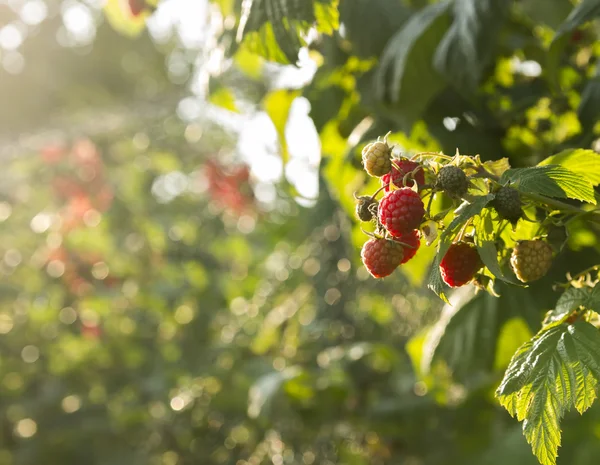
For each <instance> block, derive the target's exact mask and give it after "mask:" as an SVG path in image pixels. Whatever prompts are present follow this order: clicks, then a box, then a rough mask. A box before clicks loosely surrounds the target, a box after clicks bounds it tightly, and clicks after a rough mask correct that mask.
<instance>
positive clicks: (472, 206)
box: [442, 194, 494, 238]
mask: <svg viewBox="0 0 600 465" xmlns="http://www.w3.org/2000/svg"><path fill="white" fill-rule="evenodd" d="M492 200H494V194H487V195H481V196H476V197H473V199H471V200H470V201H466V200H465V201H464V202H463V203H462V204H461V206H460V207H458V208H457V209H456V211H455V212H454V213H455V215H456V216H455V217H454V219H453V220H452V221H451V222H450V224H449V225H448V227H447V228H446V229H445V230H444V232H443V233H442V238H445V237H450V238H453V237H454V236H455V235H456V233H458V231H459V230H460V228H461V227H462V226H463V225H464V224H465V222H466V221H467V220H470V219H471V218H473V217H474V216H475V215H479V214H480V213H481V210H483V209H484V208H485V206H486V205H487V204H488V203H490V202H491V201H492Z"/></svg>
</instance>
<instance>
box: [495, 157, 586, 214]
mask: <svg viewBox="0 0 600 465" xmlns="http://www.w3.org/2000/svg"><path fill="white" fill-rule="evenodd" d="M500 182H501V183H503V184H506V183H509V182H510V183H511V185H512V187H514V188H515V189H517V190H519V191H521V192H523V193H524V194H541V195H546V196H548V197H558V198H569V199H577V200H581V201H584V202H589V203H591V204H594V205H595V204H596V199H595V197H594V187H593V186H592V185H591V184H590V182H589V181H588V180H587V179H585V178H583V177H581V176H580V175H578V174H576V173H574V172H573V171H571V170H568V169H567V168H565V167H563V166H558V165H547V166H534V167H531V168H516V169H514V168H513V169H510V170H508V171H507V172H506V173H504V174H503V175H502V177H501V178H500Z"/></svg>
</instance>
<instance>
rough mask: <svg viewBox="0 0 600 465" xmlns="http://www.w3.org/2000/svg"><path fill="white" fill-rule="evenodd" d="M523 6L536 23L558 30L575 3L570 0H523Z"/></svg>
mask: <svg viewBox="0 0 600 465" xmlns="http://www.w3.org/2000/svg"><path fill="white" fill-rule="evenodd" d="M521 8H522V9H523V12H524V13H525V14H526V15H527V16H529V18H530V19H531V20H532V21H533V22H534V24H539V23H542V24H546V25H548V26H550V27H551V28H552V29H554V30H556V28H558V26H560V24H561V23H562V22H563V21H564V20H565V18H566V17H567V16H568V15H569V13H570V12H571V9H572V8H573V4H572V3H571V2H570V1H569V0H523V1H522V2H521Z"/></svg>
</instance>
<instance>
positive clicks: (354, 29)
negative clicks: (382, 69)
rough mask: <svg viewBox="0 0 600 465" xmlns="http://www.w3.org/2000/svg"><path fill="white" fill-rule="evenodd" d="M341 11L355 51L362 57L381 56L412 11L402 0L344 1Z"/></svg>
mask: <svg viewBox="0 0 600 465" xmlns="http://www.w3.org/2000/svg"><path fill="white" fill-rule="evenodd" d="M339 10H340V22H341V23H342V24H343V25H344V28H345V36H346V37H347V39H348V41H349V42H350V44H351V46H352V53H353V54H354V55H356V56H358V57H361V58H370V57H375V56H376V57H379V56H380V55H381V52H382V51H383V49H384V47H385V45H386V44H387V42H388V41H389V40H390V38H391V37H392V36H393V35H394V33H395V32H396V31H397V30H398V29H399V28H400V27H401V26H402V24H403V23H404V22H405V21H406V20H407V19H408V18H409V17H410V14H411V11H410V10H409V9H408V8H407V7H405V6H404V5H403V3H402V2H390V1H388V0H352V1H350V2H348V1H342V2H340V6H339Z"/></svg>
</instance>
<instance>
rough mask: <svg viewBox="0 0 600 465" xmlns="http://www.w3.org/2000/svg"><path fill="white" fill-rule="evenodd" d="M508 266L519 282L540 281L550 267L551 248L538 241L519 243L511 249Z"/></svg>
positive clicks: (545, 243)
mask: <svg viewBox="0 0 600 465" xmlns="http://www.w3.org/2000/svg"><path fill="white" fill-rule="evenodd" d="M510 266H511V267H512V269H513V271H514V272H515V275H517V278H519V281H521V282H524V283H527V282H529V281H535V280H536V279H540V278H541V277H542V276H544V275H545V274H546V273H548V270H549V269H550V267H551V266H552V247H550V245H549V244H548V243H547V242H544V241H540V240H534V241H520V242H519V243H518V244H517V245H516V247H515V248H514V249H513V252H512V255H511V257H510Z"/></svg>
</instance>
